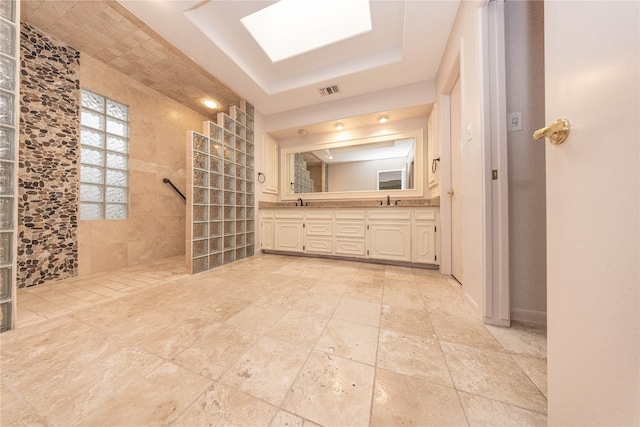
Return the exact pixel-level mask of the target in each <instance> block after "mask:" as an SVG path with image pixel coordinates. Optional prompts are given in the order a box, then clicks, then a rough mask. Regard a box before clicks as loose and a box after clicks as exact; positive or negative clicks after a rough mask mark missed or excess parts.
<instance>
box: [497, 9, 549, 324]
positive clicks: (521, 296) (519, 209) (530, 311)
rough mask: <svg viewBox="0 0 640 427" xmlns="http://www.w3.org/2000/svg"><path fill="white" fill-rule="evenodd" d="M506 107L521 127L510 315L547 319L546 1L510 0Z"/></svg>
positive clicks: (512, 140) (515, 164)
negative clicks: (542, 133) (518, 116)
mask: <svg viewBox="0 0 640 427" xmlns="http://www.w3.org/2000/svg"><path fill="white" fill-rule="evenodd" d="M504 11H505V49H506V77H507V82H506V83H507V111H508V112H516V111H520V112H522V118H523V119H522V130H521V131H512V132H508V133H507V143H508V161H509V268H510V272H509V289H510V300H511V301H510V302H511V319H512V320H521V321H525V322H532V323H541V324H545V323H546V311H547V286H546V284H547V263H546V256H547V252H546V245H547V240H546V200H545V197H546V191H545V154H544V150H545V144H544V143H542V141H534V140H533V138H532V135H533V132H534V131H535V130H536V129H540V128H542V127H544V126H545V119H544V4H543V2H536V1H527V2H520V1H516V2H513V1H507V2H505V7H504Z"/></svg>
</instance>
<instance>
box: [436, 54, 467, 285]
mask: <svg viewBox="0 0 640 427" xmlns="http://www.w3.org/2000/svg"><path fill="white" fill-rule="evenodd" d="M462 52H463V46H462V43H461V44H460V50H459V51H458V54H457V55H456V59H455V60H454V62H453V65H452V66H451V69H450V70H449V73H447V81H446V83H445V86H444V88H445V89H444V93H443V94H441V95H440V129H441V130H442V145H441V150H442V151H441V152H440V167H441V172H440V177H441V183H440V185H441V190H440V226H441V228H442V233H441V236H442V237H441V238H440V241H441V242H440V245H441V247H440V250H441V253H442V259H441V263H440V272H441V273H442V274H444V275H447V276H450V275H451V271H452V270H451V259H452V242H451V230H452V224H451V211H452V203H451V198H450V197H448V195H447V194H446V191H449V190H450V189H451V90H452V89H453V85H454V84H455V83H456V81H457V80H458V79H460V93H461V95H460V96H461V103H462V87H463V82H462V69H461V65H460V58H461V57H462ZM460 114H461V116H462V114H463V113H462V111H461V112H460ZM461 121H462V120H461ZM463 259H464V253H463Z"/></svg>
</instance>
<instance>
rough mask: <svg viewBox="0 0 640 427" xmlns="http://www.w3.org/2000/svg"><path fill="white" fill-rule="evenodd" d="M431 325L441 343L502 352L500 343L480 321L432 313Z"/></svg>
mask: <svg viewBox="0 0 640 427" xmlns="http://www.w3.org/2000/svg"><path fill="white" fill-rule="evenodd" d="M429 317H430V318H431V324H432V325H433V329H434V330H435V331H436V335H437V336H438V339H439V340H440V341H447V342H452V343H456V344H464V345H468V346H471V347H478V348H484V349H487V350H496V351H502V350H503V348H502V346H501V345H500V343H499V342H498V341H497V340H496V339H495V338H494V337H493V335H491V333H489V331H487V328H486V327H485V325H483V324H482V323H481V322H480V321H479V320H473V319H469V318H465V317H456V316H450V315H446V314H439V313H431V314H430V316H429Z"/></svg>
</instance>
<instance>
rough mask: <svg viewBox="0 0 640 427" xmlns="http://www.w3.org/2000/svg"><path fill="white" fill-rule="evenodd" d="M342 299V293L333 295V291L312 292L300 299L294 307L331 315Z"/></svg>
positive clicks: (299, 309)
mask: <svg viewBox="0 0 640 427" xmlns="http://www.w3.org/2000/svg"><path fill="white" fill-rule="evenodd" d="M340 299H341V296H340V295H332V294H331V293H317V294H311V295H307V296H305V297H303V298H301V299H300V300H298V302H297V303H296V304H295V305H294V306H293V307H292V309H293V310H296V311H307V312H310V313H316V314H324V315H328V316H331V315H332V314H333V312H334V311H336V307H337V306H338V304H339V303H340Z"/></svg>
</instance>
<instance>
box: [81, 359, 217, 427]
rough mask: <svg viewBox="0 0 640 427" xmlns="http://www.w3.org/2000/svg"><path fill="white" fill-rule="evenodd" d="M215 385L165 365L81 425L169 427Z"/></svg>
mask: <svg viewBox="0 0 640 427" xmlns="http://www.w3.org/2000/svg"><path fill="white" fill-rule="evenodd" d="M211 383H212V381H211V380H210V379H208V378H205V377H202V376H200V375H198V374H195V373H193V372H190V371H188V370H186V369H184V368H181V367H180V366H177V365H174V364H173V363H170V362H165V363H163V364H162V365H161V366H159V367H158V368H157V369H155V370H154V371H153V372H151V373H149V374H148V375H146V376H145V377H144V378H141V379H140V381H139V382H136V383H132V384H129V385H127V386H125V387H122V388H121V389H118V390H116V392H117V397H116V398H114V397H112V398H110V399H108V400H106V401H105V402H102V404H101V405H100V406H98V407H97V408H96V409H95V410H94V411H93V412H91V413H90V414H88V415H87V416H86V417H85V418H83V419H82V421H81V422H80V423H79V424H81V425H86V426H96V425H100V424H102V423H104V421H105V420H109V424H111V425H117V426H143V425H165V424H167V423H170V422H172V421H173V420H175V419H176V418H177V417H178V414H180V413H182V412H183V411H184V410H185V409H187V408H188V407H189V405H191V403H192V402H193V401H194V400H195V399H196V398H197V397H198V396H199V395H200V394H201V393H202V392H203V391H204V390H206V389H207V388H208V387H209V386H210V385H211ZM74 424H75V423H74Z"/></svg>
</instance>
